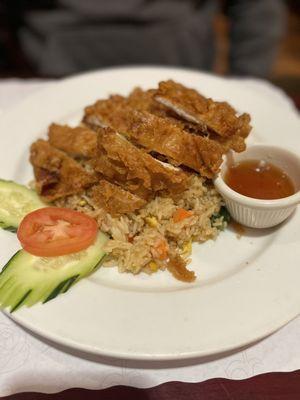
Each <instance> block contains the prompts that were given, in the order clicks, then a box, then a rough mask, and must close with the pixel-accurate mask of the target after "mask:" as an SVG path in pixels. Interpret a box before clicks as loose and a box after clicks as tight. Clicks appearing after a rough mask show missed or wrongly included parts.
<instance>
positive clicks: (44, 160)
mask: <svg viewBox="0 0 300 400" xmlns="http://www.w3.org/2000/svg"><path fill="white" fill-rule="evenodd" d="M30 162H31V164H32V165H33V169H34V175H35V180H36V189H37V192H38V193H39V194H40V195H41V196H42V197H43V198H44V199H45V200H47V201H53V200H56V199H59V198H61V197H66V196H68V195H71V194H76V193H79V192H81V191H83V190H84V189H85V188H87V187H89V186H91V185H92V184H93V183H96V182H97V177H96V175H95V174H90V173H88V172H86V171H85V170H84V169H83V167H82V166H81V165H80V164H79V163H78V162H76V161H75V160H73V159H72V158H71V157H69V156H67V155H66V154H65V153H63V152H62V151H60V150H57V149H55V148H54V147H52V146H51V144H49V143H48V142H46V141H45V140H41V139H40V140H37V141H36V142H35V143H33V144H32V145H31V148H30Z"/></svg>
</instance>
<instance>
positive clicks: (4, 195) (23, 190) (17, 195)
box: [0, 179, 46, 232]
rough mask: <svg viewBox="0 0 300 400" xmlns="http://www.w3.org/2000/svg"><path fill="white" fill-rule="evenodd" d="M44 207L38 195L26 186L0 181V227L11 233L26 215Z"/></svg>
mask: <svg viewBox="0 0 300 400" xmlns="http://www.w3.org/2000/svg"><path fill="white" fill-rule="evenodd" d="M42 207H46V204H45V203H43V202H42V200H41V199H40V198H39V196H38V194H37V193H36V192H35V191H34V190H31V189H28V188H27V187H26V186H23V185H19V184H18V183H15V182H12V181H5V180H3V179H0V227H1V228H3V229H6V230H9V231H11V232H16V231H17V228H18V226H19V224H20V222H21V221H22V219H23V218H24V217H25V215H26V214H28V213H30V212H31V211H34V210H37V209H38V208H42Z"/></svg>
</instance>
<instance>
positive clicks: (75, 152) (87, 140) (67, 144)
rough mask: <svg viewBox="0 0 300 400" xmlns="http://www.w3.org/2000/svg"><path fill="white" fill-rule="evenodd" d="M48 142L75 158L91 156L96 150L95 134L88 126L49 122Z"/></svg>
mask: <svg viewBox="0 0 300 400" xmlns="http://www.w3.org/2000/svg"><path fill="white" fill-rule="evenodd" d="M48 137H49V143H50V144H51V145H52V146H54V147H56V148H57V149H59V150H62V151H64V152H65V153H67V154H68V155H70V156H71V157H75V158H92V157H94V156H95V154H96V150H97V134H96V133H95V132H94V131H92V130H91V129H89V128H84V127H80V126H78V127H76V128H71V127H70V126H68V125H58V124H51V125H50V127H49V131H48Z"/></svg>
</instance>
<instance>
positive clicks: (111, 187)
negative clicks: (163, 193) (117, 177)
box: [88, 179, 146, 217]
mask: <svg viewBox="0 0 300 400" xmlns="http://www.w3.org/2000/svg"><path fill="white" fill-rule="evenodd" d="M88 194H89V196H90V197H91V199H92V201H93V203H94V204H95V205H96V206H97V207H100V208H103V209H104V210H105V211H106V212H108V213H109V214H111V215H112V216H113V217H117V216H120V215H122V214H128V213H132V212H134V211H135V210H138V209H140V208H141V207H143V206H144V205H145V204H146V201H145V200H143V199H141V198H140V197H138V196H136V195H134V194H132V193H130V192H128V191H127V190H124V189H122V188H121V187H120V186H117V185H115V184H113V183H110V182H108V181H107V180H105V179H100V181H99V183H98V185H95V186H93V187H92V188H91V189H90V190H89V193H88Z"/></svg>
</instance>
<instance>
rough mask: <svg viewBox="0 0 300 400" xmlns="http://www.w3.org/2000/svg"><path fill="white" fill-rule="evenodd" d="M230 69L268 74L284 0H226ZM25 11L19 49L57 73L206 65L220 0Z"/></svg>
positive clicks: (134, 1)
mask: <svg viewBox="0 0 300 400" xmlns="http://www.w3.org/2000/svg"><path fill="white" fill-rule="evenodd" d="M225 3H226V11H227V14H228V16H229V19H230V43H231V45H230V73H231V74H238V75H255V76H265V75H267V74H268V73H269V71H270V67H271V65H272V62H273V59H274V55H275V53H276V48H277V44H278V39H279V38H280V37H281V35H282V32H283V27H284V6H283V1H281V0H236V1H234V0H229V1H226V2H225ZM59 4H60V6H59V7H58V9H57V10H52V11H47V12H45V11H44V12H39V13H38V12H35V13H31V14H30V15H28V16H27V20H26V25H27V26H26V28H24V29H23V31H22V32H21V40H22V44H23V48H24V50H25V52H26V54H27V55H28V57H29V58H30V59H31V60H32V61H33V62H34V63H35V64H36V66H37V67H38V69H39V71H40V73H42V74H47V75H54V76H61V75H66V74H71V73H75V72H79V71H83V70H88V69H95V68H101V67H109V66H115V65H122V64H123V65H133V64H160V65H175V66H184V67H192V68H196V69H202V70H203V69H204V70H210V69H211V68H212V64H213V61H214V54H215V52H214V50H215V46H214V43H215V40H214V29H213V22H214V16H215V15H216V13H217V12H218V11H219V8H220V2H219V1H217V0H207V1H204V0H203V1H201V0H60V1H59Z"/></svg>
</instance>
